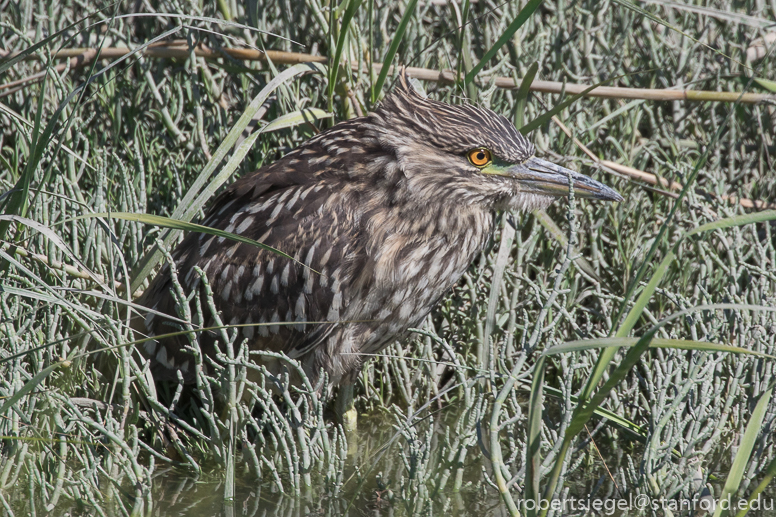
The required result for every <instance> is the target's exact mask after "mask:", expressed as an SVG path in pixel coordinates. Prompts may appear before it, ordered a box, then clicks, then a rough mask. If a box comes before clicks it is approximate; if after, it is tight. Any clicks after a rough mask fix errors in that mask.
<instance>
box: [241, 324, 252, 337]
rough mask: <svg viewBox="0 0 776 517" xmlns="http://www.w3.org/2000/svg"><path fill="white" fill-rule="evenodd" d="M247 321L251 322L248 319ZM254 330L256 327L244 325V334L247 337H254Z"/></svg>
mask: <svg viewBox="0 0 776 517" xmlns="http://www.w3.org/2000/svg"><path fill="white" fill-rule="evenodd" d="M245 323H251V321H246V322H245ZM254 331H255V328H254V327H243V329H242V333H243V336H245V337H246V339H253V333H254Z"/></svg>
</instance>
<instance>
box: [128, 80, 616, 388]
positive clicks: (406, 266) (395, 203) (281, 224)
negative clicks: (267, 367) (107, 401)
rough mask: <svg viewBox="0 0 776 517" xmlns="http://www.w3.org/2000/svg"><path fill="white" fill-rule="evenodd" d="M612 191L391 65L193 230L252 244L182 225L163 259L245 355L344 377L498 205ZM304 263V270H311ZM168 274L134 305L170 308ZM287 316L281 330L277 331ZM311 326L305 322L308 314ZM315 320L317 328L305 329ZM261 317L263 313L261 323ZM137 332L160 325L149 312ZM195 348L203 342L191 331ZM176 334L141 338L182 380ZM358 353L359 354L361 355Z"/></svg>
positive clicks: (433, 290) (446, 283) (441, 277)
mask: <svg viewBox="0 0 776 517" xmlns="http://www.w3.org/2000/svg"><path fill="white" fill-rule="evenodd" d="M569 178H570V179H571V181H572V182H573V186H574V191H575V195H576V196H577V197H584V198H594V199H602V200H607V201H620V200H622V198H621V197H620V195H619V194H617V193H616V192H615V191H614V190H612V189H610V188H609V187H606V186H605V185H602V184H601V183H598V182H597V181H594V180H592V179H591V178H589V177H587V176H584V175H582V174H579V173H577V172H574V171H571V170H568V169H565V168H563V167H559V166H558V165H555V164H552V163H550V162H547V161H544V160H541V159H539V158H536V157H535V156H534V147H533V145H532V144H531V143H530V142H529V141H528V140H527V139H526V138H525V137H524V136H523V135H521V134H520V133H519V132H518V131H517V130H516V129H515V127H514V126H513V125H512V124H511V123H510V122H509V121H508V120H507V119H506V118H504V117H502V116H500V115H497V114H496V113H494V112H492V111H490V110H487V109H484V108H479V107H475V106H468V105H466V106H452V105H448V104H444V103H441V102H436V101H433V100H429V99H426V98H423V97H422V96H421V95H419V94H418V93H417V92H415V90H414V89H413V88H412V86H410V85H409V84H408V82H407V79H406V77H404V76H403V75H402V77H401V78H400V81H399V84H398V86H397V88H396V91H394V93H393V94H391V95H389V96H388V97H386V98H385V100H384V101H383V103H382V104H381V105H380V106H379V108H377V110H376V111H375V112H374V113H371V114H369V115H368V116H365V117H361V118H356V119H352V120H348V121H345V122H342V123H339V124H337V125H335V126H334V127H332V128H331V129H328V130H326V131H324V132H322V133H320V134H318V135H317V136H315V137H313V138H312V139H310V140H309V141H307V142H306V143H304V144H302V145H301V146H300V147H299V148H297V149H295V150H294V151H292V152H290V153H289V154H287V155H286V156H285V157H283V158H282V159H280V160H278V161H276V162H275V163H272V164H271V165H267V166H265V167H263V168H261V169H260V170H258V171H256V172H254V173H252V174H249V175H248V176H246V177H243V178H241V179H239V180H238V181H236V182H235V183H233V184H232V185H230V186H229V187H228V188H227V189H226V190H225V191H224V192H223V193H222V194H221V195H220V197H218V198H217V199H216V201H215V203H214V204H213V206H212V207H211V209H210V211H209V213H208V215H207V216H206V218H205V220H204V222H203V224H204V225H206V226H211V227H215V228H220V229H223V230H226V231H228V232H232V233H236V234H239V235H243V236H246V237H249V238H251V239H254V240H257V241H259V242H262V243H265V244H268V245H270V246H272V247H274V248H277V249H279V250H281V251H283V252H285V253H287V254H289V255H291V256H293V257H294V259H296V260H297V261H298V262H300V263H302V264H305V265H307V266H309V268H305V267H303V266H301V265H300V264H298V263H295V262H293V261H291V260H288V259H286V258H283V257H280V256H278V255H277V254H273V253H271V252H269V251H265V250H262V249H259V248H256V247H254V246H251V245H248V244H242V243H239V242H235V241H230V240H225V239H223V238H219V237H215V236H211V235H207V234H197V233H190V234H188V235H187V236H186V238H185V239H184V240H183V241H182V242H181V244H180V245H179V246H178V247H177V248H176V249H175V250H174V252H173V258H174V260H175V263H176V266H177V270H178V272H179V274H180V281H181V283H182V285H183V287H184V288H193V287H194V286H195V285H197V284H196V283H197V282H198V276H197V274H196V273H195V271H194V267H195V266H199V267H200V268H202V270H203V271H204V272H205V273H206V275H207V278H208V281H209V283H210V285H211V287H212V290H213V293H214V299H215V303H216V307H217V309H218V310H219V311H220V313H221V318H222V321H223V322H224V323H226V324H246V323H247V324H251V323H257V324H267V323H269V324H270V325H262V326H254V327H251V326H248V327H242V328H241V330H240V332H242V337H244V338H245V339H247V340H248V344H249V346H250V348H251V349H254V350H255V349H262V350H270V351H275V352H280V351H282V352H285V353H286V354H287V355H289V356H290V357H292V358H296V359H297V360H299V361H300V362H301V364H302V365H303V367H304V369H305V370H306V372H307V373H308V374H309V376H310V377H311V378H313V379H315V378H317V376H318V375H319V372H320V371H321V369H322V370H323V371H325V372H326V373H327V374H328V376H329V379H330V380H331V382H332V384H333V385H337V384H350V383H352V382H353V381H354V379H355V378H356V376H357V375H358V374H359V372H360V369H361V365H362V363H363V362H364V359H365V357H368V355H369V354H374V353H376V352H379V351H380V350H382V349H383V348H384V347H386V346H387V345H389V344H390V343H392V342H393V341H396V340H397V339H400V338H402V337H403V336H404V335H405V334H406V333H407V329H408V328H410V327H415V326H418V325H420V324H421V322H422V321H423V320H424V318H425V317H426V316H427V315H428V314H429V312H430V311H431V310H432V309H433V308H434V306H435V305H436V304H437V302H438V301H439V300H440V299H441V298H442V296H444V295H445V293H447V292H448V291H450V289H451V288H452V287H453V286H454V284H455V283H456V282H457V281H458V279H459V278H460V277H461V275H463V273H464V272H465V271H466V269H467V267H468V266H469V264H470V263H471V262H472V260H473V259H474V258H475V257H476V256H477V254H478V253H479V252H480V251H481V250H482V249H483V248H484V247H485V245H486V242H487V240H488V238H489V237H490V235H491V233H492V231H493V226H494V216H495V214H496V212H497V211H499V210H507V209H517V210H534V209H537V208H544V207H547V206H548V205H549V204H550V203H552V201H553V199H555V198H557V197H561V196H564V195H567V194H568V189H569ZM310 268H312V269H313V270H315V271H311V269H310ZM171 288H172V283H171V279H170V268H169V267H167V266H165V267H164V268H163V269H162V270H161V272H160V273H159V274H158V276H157V277H156V278H155V279H154V280H153V282H152V283H151V285H150V286H149V288H148V289H147V290H146V293H145V294H144V297H143V300H142V301H141V303H143V304H144V305H146V306H148V307H151V308H153V309H155V310H157V311H161V312H164V313H168V314H175V305H174V300H173V297H172V296H171ZM281 322H293V325H281V324H279V323H281ZM312 322H315V323H312ZM321 322H322V323H321ZM272 323H278V324H277V325H272ZM144 327H145V330H146V331H147V332H148V334H149V335H159V334H164V333H169V332H173V331H175V328H174V326H173V325H172V324H171V323H169V322H168V321H166V320H165V319H164V318H162V317H159V316H156V317H154V316H153V315H152V314H149V316H148V317H146V319H145V321H144ZM201 340H202V341H201V342H202V346H203V347H204V350H205V352H206V353H210V354H211V355H212V353H213V352H214V349H213V347H214V346H216V345H215V341H214V339H213V338H212V337H210V336H208V335H203V336H202V337H201ZM186 343H187V341H186V340H185V339H178V340H172V339H170V340H166V341H161V342H158V343H156V342H154V341H148V342H146V343H145V344H144V345H143V346H142V348H141V349H142V351H143V352H144V353H145V354H146V356H147V357H149V358H150V359H151V361H152V371H153V374H154V375H155V377H156V378H157V379H170V380H174V379H176V378H177V376H178V374H177V371H176V370H180V372H181V373H182V375H183V379H184V380H185V381H187V382H192V381H193V380H194V368H193V360H192V356H191V355H190V354H189V353H188V352H187V351H186V350H185V344H186ZM362 354H364V355H362Z"/></svg>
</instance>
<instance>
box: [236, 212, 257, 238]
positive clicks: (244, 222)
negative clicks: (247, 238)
mask: <svg viewBox="0 0 776 517" xmlns="http://www.w3.org/2000/svg"><path fill="white" fill-rule="evenodd" d="M252 224H253V217H251V216H246V217H245V219H243V220H242V222H241V223H240V225H239V226H238V227H237V233H239V234H242V233H243V232H245V230H247V229H248V228H250V226H251V225H252Z"/></svg>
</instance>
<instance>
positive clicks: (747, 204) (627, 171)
mask: <svg viewBox="0 0 776 517" xmlns="http://www.w3.org/2000/svg"><path fill="white" fill-rule="evenodd" d="M552 121H553V122H555V124H556V125H557V126H558V127H559V128H560V129H561V131H563V132H564V133H566V135H567V136H568V137H569V138H571V139H572V140H573V141H574V143H575V144H576V145H577V147H579V148H580V149H581V150H582V152H584V153H585V154H586V155H588V156H589V157H590V159H591V160H593V161H594V162H595V163H597V164H599V165H601V166H603V167H606V168H609V169H611V170H613V171H615V172H619V173H620V174H622V175H624V176H628V177H629V178H633V179H637V180H641V181H644V182H646V183H649V184H650V185H660V186H661V187H664V188H668V189H671V190H682V188H684V186H683V185H682V184H681V183H679V182H676V181H670V182H669V181H668V180H667V179H665V178H660V177H658V176H656V175H654V174H650V173H649V172H644V171H642V170H639V169H635V168H633V167H629V166H627V165H622V164H620V163H616V162H612V161H609V160H601V159H600V158H598V157H597V156H596V155H595V154H594V153H593V152H592V151H591V150H590V149H588V148H587V146H586V145H585V144H583V143H582V142H580V141H579V140H578V139H577V138H575V137H574V136H573V135H572V134H571V130H570V129H569V128H568V127H566V125H565V124H563V122H561V121H560V119H558V117H552ZM658 192H659V191H658ZM711 196H712V197H716V196H714V194H711ZM720 198H721V199H722V200H723V201H728V202H729V203H734V204H735V203H738V204H740V205H741V206H742V207H744V208H757V209H759V210H770V209H776V203H768V202H766V201H760V200H752V199H746V198H737V197H735V196H727V195H725V196H720Z"/></svg>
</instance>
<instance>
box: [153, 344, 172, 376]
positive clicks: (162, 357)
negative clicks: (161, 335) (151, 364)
mask: <svg viewBox="0 0 776 517" xmlns="http://www.w3.org/2000/svg"><path fill="white" fill-rule="evenodd" d="M156 361H157V362H158V363H159V364H161V365H162V366H164V367H165V368H169V369H170V370H172V369H173V368H175V358H174V357H172V356H170V357H169V358H168V357H167V348H166V347H164V346H160V347H159V351H158V352H157V353H156Z"/></svg>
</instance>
